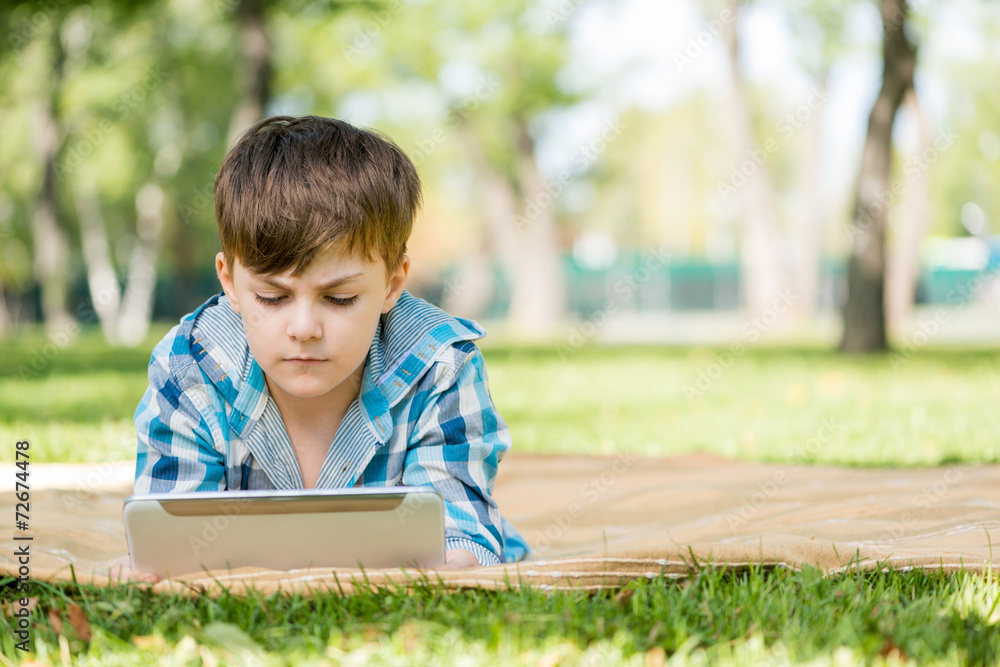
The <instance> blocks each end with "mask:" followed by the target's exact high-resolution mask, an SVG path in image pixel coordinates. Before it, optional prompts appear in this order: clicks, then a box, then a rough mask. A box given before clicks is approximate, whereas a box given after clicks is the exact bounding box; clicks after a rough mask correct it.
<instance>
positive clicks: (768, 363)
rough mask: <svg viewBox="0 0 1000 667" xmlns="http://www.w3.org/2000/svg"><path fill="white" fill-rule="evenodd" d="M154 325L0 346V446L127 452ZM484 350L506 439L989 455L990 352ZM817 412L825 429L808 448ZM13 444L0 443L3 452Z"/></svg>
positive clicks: (848, 453) (777, 457)
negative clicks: (726, 358) (70, 340)
mask: <svg viewBox="0 0 1000 667" xmlns="http://www.w3.org/2000/svg"><path fill="white" fill-rule="evenodd" d="M162 334H163V330H162V328H161V329H158V330H157V332H156V335H154V336H151V337H150V339H149V340H148V341H147V343H146V344H145V345H143V346H142V347H140V348H138V349H134V350H109V349H107V348H105V347H104V346H103V344H102V343H101V342H100V338H99V335H98V334H97V332H95V331H92V330H91V331H86V332H85V333H84V334H83V335H82V336H81V341H80V343H79V344H78V345H76V346H74V347H70V348H67V349H63V350H59V351H58V352H57V353H56V354H55V355H54V358H52V359H51V361H48V362H47V363H46V364H45V365H44V366H43V367H42V368H41V370H40V371H39V372H37V374H34V369H33V368H31V362H32V360H33V359H37V358H38V355H39V353H40V351H41V350H43V349H44V345H45V343H44V340H43V339H40V338H38V337H37V336H34V337H27V336H26V337H22V338H21V339H19V340H17V341H15V342H14V343H13V344H4V347H3V348H2V349H3V354H2V355H0V443H2V442H12V441H14V440H18V439H22V440H23V439H26V438H27V439H30V440H31V442H32V455H33V457H34V460H36V461H39V462H41V461H71V462H87V461H97V460H107V459H119V460H120V459H123V458H128V457H130V456H132V455H134V448H135V436H134V432H133V430H132V425H131V423H132V422H131V420H132V414H133V412H134V410H135V406H136V404H138V402H139V399H140V398H141V397H142V393H143V391H144V390H145V388H146V379H145V368H146V364H147V363H148V360H149V352H150V350H151V349H152V346H153V344H154V343H155V341H156V340H157V339H158V337H159V336H161V335H162ZM484 354H485V356H486V360H487V369H488V373H489V377H490V387H491V393H492V395H493V399H494V401H495V403H496V404H497V406H498V408H499V409H500V412H501V414H502V415H503V416H504V418H505V419H506V420H507V423H508V426H509V427H510V430H511V433H512V436H513V441H514V451H521V452H553V453H595V454H597V453H610V452H615V451H628V452H632V453H639V454H650V455H676V454H685V453H691V452H711V453H715V454H719V455H722V456H726V457H730V458H738V459H743V460H754V461H788V460H796V461H800V460H805V461H806V462H815V463H829V464H844V465H868V466H871V465H936V464H941V463H949V462H958V461H964V462H969V463H987V462H997V461H1000V439H998V438H997V437H996V434H997V433H1000V410H997V409H996V407H995V406H996V405H998V404H1000V351H994V350H948V349H938V350H931V349H924V350H921V351H920V352H919V353H918V354H916V355H915V356H913V357H912V358H910V359H908V360H906V361H905V363H902V364H899V363H896V362H895V360H894V358H893V357H891V356H874V357H862V358H853V357H843V356H840V355H837V354H835V353H832V352H829V351H826V350H819V349H784V348H783V349H767V348H763V349H754V350H749V351H747V352H745V353H744V354H742V355H740V356H738V357H736V358H734V359H733V360H732V363H731V364H729V365H728V367H727V368H725V369H724V370H723V371H722V372H721V374H719V377H718V378H717V379H715V380H710V381H709V382H707V383H706V382H705V381H704V380H703V381H702V384H701V388H699V386H698V380H699V377H700V374H705V375H704V376H702V377H703V378H707V377H708V374H709V373H711V374H713V375H715V374H716V373H715V372H714V371H716V370H719V369H721V368H722V366H721V364H718V361H717V356H718V355H720V354H722V351H720V350H712V349H707V348H655V347H626V348H613V349H602V348H596V347H585V348H582V349H580V350H577V351H575V352H573V353H572V354H571V355H569V356H566V357H565V358H564V355H563V354H562V353H560V352H559V351H558V350H557V349H556V348H539V349H525V348H498V347H490V346H489V345H488V344H487V345H486V346H485V347H484ZM715 364H718V365H715ZM24 369H27V370H29V371H32V373H25V372H24ZM685 387H693V388H694V389H696V390H698V392H699V395H694V394H693V392H691V391H690V390H688V391H686V390H685ZM824 423H826V424H832V425H834V427H835V432H836V436H835V437H834V438H833V439H832V440H830V441H827V442H824V443H823V446H821V447H814V446H811V445H810V439H812V438H814V437H815V436H816V435H817V433H819V432H820V429H821V427H822V426H823V424H824ZM803 451H805V452H806V455H803V454H802V452H803ZM12 456H13V454H12V452H11V449H10V447H0V460H3V461H10V460H12Z"/></svg>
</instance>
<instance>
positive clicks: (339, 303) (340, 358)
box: [215, 244, 410, 404]
mask: <svg viewBox="0 0 1000 667" xmlns="http://www.w3.org/2000/svg"><path fill="white" fill-rule="evenodd" d="M409 263H410V260H409V258H408V257H405V256H404V258H403V263H402V265H401V266H400V267H399V268H398V269H397V270H396V271H395V272H394V273H393V274H392V275H390V276H388V277H387V276H386V268H385V265H384V264H383V263H382V261H381V260H378V261H376V262H374V263H371V262H367V261H365V260H364V258H362V257H360V256H359V255H355V254H350V253H347V252H346V251H345V250H344V249H343V248H342V247H341V246H340V245H339V244H338V245H335V246H333V247H331V248H329V249H328V250H326V251H325V252H323V253H321V254H320V255H318V256H317V257H316V259H315V260H314V261H313V262H312V263H311V264H310V265H309V267H308V268H307V269H306V270H305V271H304V272H303V273H302V274H301V275H300V276H298V277H297V278H293V277H291V275H290V274H291V270H290V269H289V270H288V271H286V272H284V273H281V274H277V275H260V274H252V273H250V272H249V271H247V270H246V269H245V268H243V265H242V264H240V262H239V260H235V259H234V260H233V266H232V267H229V266H227V265H226V261H225V257H224V256H223V254H222V253H221V252H220V253H219V254H218V255H217V256H216V258H215V265H216V271H217V272H218V274H219V281H220V282H221V283H222V287H223V289H224V290H225V292H226V296H228V297H229V301H230V303H231V304H232V307H233V309H234V310H235V311H236V312H238V313H240V315H241V316H242V318H243V328H244V329H245V331H246V336H247V343H248V344H249V346H250V352H251V353H253V356H254V358H255V359H256V360H257V363H258V364H260V367H261V370H263V371H264V374H265V375H266V377H267V381H268V382H267V384H268V389H269V390H270V391H271V393H272V395H274V398H275V400H278V401H279V404H280V401H281V399H307V398H319V397H322V396H325V395H327V394H330V392H334V395H339V394H340V393H342V392H345V391H346V392H348V393H349V395H350V396H351V397H353V396H354V395H356V394H357V390H358V388H359V386H360V382H359V380H360V374H361V373H362V372H363V370H364V363H365V358H366V357H367V355H368V349H369V348H370V347H371V343H372V339H373V338H374V336H375V329H376V327H377V326H378V320H379V315H380V314H382V313H386V312H388V311H389V309H390V308H392V307H393V306H394V305H395V303H396V300H397V299H398V298H399V295H400V293H401V292H402V291H403V287H404V286H405V284H406V275H407V273H408V271H409ZM345 380H349V382H347V383H346V384H345ZM338 388H339V390H340V391H335V390H337V389H338Z"/></svg>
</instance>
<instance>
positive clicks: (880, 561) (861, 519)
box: [0, 454, 1000, 594]
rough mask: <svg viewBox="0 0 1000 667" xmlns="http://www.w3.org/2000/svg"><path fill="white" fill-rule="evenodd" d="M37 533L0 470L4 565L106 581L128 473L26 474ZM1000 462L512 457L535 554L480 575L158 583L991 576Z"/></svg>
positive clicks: (55, 469)
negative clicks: (745, 574)
mask: <svg viewBox="0 0 1000 667" xmlns="http://www.w3.org/2000/svg"><path fill="white" fill-rule="evenodd" d="M31 468H32V475H31V483H32V490H31V507H30V528H29V530H28V531H27V532H22V531H18V530H16V528H15V525H14V520H15V517H14V512H15V509H14V503H15V502H16V499H15V498H14V494H13V486H14V473H15V472H16V470H14V468H13V466H12V465H10V464H5V465H2V466H0V485H2V486H0V488H3V490H4V495H3V498H4V500H3V503H2V505H3V516H6V517H7V519H6V520H4V521H3V527H2V528H0V543H2V547H0V570H2V571H3V572H4V573H6V574H15V575H16V574H17V572H18V567H19V565H18V563H17V562H15V560H14V557H13V554H14V553H15V550H16V549H17V548H18V547H19V546H22V545H24V544H26V543H28V542H25V541H15V540H14V539H13V538H14V536H15V535H21V536H24V535H31V536H33V538H34V539H33V540H32V541H31V542H30V545H31V547H30V554H31V556H30V563H29V567H30V575H29V576H30V577H31V578H32V579H49V580H53V579H70V578H71V577H72V576H74V575H75V577H76V579H77V581H80V582H88V583H95V584H106V583H108V579H107V576H106V571H107V567H108V565H109V563H110V562H112V561H113V560H115V559H116V558H117V557H118V556H119V555H120V554H122V553H124V552H125V550H126V549H125V537H124V529H123V526H122V521H121V503H122V499H123V498H124V497H125V496H126V495H128V493H129V491H130V488H131V473H132V467H131V464H117V465H110V464H105V465H86V466H68V465H56V464H52V465H42V464H32V466H31ZM998 476H1000V466H948V467H941V468H923V469H899V468H885V469H861V468H836V467H813V466H803V465H795V464H791V465H776V464H754V463H742V462H736V461H730V460H726V459H722V458H718V457H715V456H707V455H694V456H684V457H676V458H635V457H629V456H626V455H617V456H607V457H587V456H544V455H527V454H512V455H510V456H509V457H507V458H506V459H505V460H504V462H503V463H502V465H501V468H500V478H499V480H498V484H497V488H496V492H495V496H496V498H497V502H498V503H499V505H500V508H501V511H502V512H503V513H504V515H505V516H506V517H508V518H509V519H510V520H511V522H512V523H513V524H514V525H515V526H517V527H518V529H519V530H521V532H522V533H523V535H524V536H525V537H526V538H527V539H528V541H529V542H530V543H531V544H532V546H533V547H534V549H535V552H534V554H533V555H532V558H531V559H530V560H528V561H524V562H521V563H516V564H511V565H499V566H495V567H481V568H476V569H470V570H461V571H451V572H440V573H421V572H419V571H416V570H398V569H397V570H368V571H367V572H361V571H359V570H354V569H335V570H331V569H312V570H299V571H291V572H278V571H269V570H261V569H257V568H243V569H240V570H234V571H232V572H228V571H217V572H213V573H211V575H212V576H209V575H208V574H206V573H200V574H194V575H191V576H189V577H178V578H175V579H174V580H170V581H163V582H160V583H158V584H156V589H157V590H163V591H167V590H178V591H189V592H194V591H202V590H204V591H207V592H208V593H209V594H215V593H218V592H219V591H220V590H221V588H222V587H225V588H227V589H229V590H230V591H233V592H240V591H243V590H246V589H247V588H251V587H252V588H256V589H258V590H261V591H264V592H269V591H273V590H275V589H278V588H280V589H282V590H300V591H304V592H308V591H312V590H322V589H326V588H333V589H336V590H343V591H345V592H348V591H350V590H352V589H353V588H354V587H355V586H369V585H377V586H381V585H389V586H395V585H402V586H412V585H420V582H422V581H432V582H438V581H439V580H440V581H441V582H443V584H444V585H445V586H448V587H452V588H464V587H481V588H506V587H508V586H512V587H517V586H522V585H530V586H536V587H539V588H541V589H545V590H552V589H570V588H572V589H600V588H607V587H616V586H620V585H622V584H624V583H626V582H628V581H629V580H632V579H641V578H655V577H658V576H661V575H662V576H664V577H667V578H679V577H684V576H687V575H688V574H689V573H690V572H691V571H692V570H693V569H696V568H699V567H703V566H704V565H707V564H713V565H727V566H745V565H747V564H751V563H756V564H761V565H765V566H780V567H791V568H798V567H801V566H804V565H811V566H815V567H818V568H821V569H822V570H824V571H825V572H827V573H836V572H840V571H843V570H845V569H847V568H852V567H861V568H876V567H895V568H911V567H921V568H935V569H937V568H944V569H945V570H948V571H954V570H958V569H962V568H965V569H967V570H972V571H981V570H982V569H983V568H984V567H985V566H986V565H987V564H989V563H990V562H991V560H992V542H993V540H994V538H1000V530H998V528H1000V484H998V483H997V481H998Z"/></svg>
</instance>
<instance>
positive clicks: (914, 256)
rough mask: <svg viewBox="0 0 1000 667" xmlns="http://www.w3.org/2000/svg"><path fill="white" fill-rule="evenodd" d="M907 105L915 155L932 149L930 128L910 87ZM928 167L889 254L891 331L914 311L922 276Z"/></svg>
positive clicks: (909, 194) (907, 200)
mask: <svg viewBox="0 0 1000 667" xmlns="http://www.w3.org/2000/svg"><path fill="white" fill-rule="evenodd" d="M906 105H907V106H908V107H909V108H910V110H911V111H912V112H913V116H914V118H915V120H916V125H917V136H918V138H917V150H916V153H915V154H916V155H923V154H924V152H925V151H926V150H928V149H930V148H931V141H932V139H931V129H930V124H929V123H928V122H927V116H925V115H924V110H923V107H922V106H921V104H920V100H919V98H917V95H916V92H915V91H914V90H913V89H912V88H911V89H910V90H909V92H907V93H906ZM928 171H929V170H927V169H921V170H919V173H918V174H917V175H916V177H915V178H914V180H913V181H912V182H910V183H909V187H908V188H907V191H906V194H905V195H904V200H903V206H902V207H901V208H902V210H901V211H900V216H899V217H900V221H899V234H897V237H896V240H895V243H894V244H893V248H892V250H891V252H890V253H889V260H888V266H887V274H886V285H885V289H886V295H885V299H886V319H887V321H888V327H889V332H890V333H898V332H901V331H902V329H903V326H904V324H905V323H906V320H907V319H908V318H909V316H910V313H911V312H912V311H913V300H914V297H915V296H916V292H917V281H918V280H919V279H920V244H921V243H922V242H923V240H924V236H925V235H926V234H927V229H928V227H929V225H930V195H929V178H928V175H927V172H928Z"/></svg>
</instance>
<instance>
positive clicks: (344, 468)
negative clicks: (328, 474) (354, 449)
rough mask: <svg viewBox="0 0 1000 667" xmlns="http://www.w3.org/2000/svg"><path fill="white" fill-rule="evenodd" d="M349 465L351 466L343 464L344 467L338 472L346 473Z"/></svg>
mask: <svg viewBox="0 0 1000 667" xmlns="http://www.w3.org/2000/svg"><path fill="white" fill-rule="evenodd" d="M349 465H351V464H350V463H345V464H344V467H343V468H341V469H340V472H346V471H347V466H349Z"/></svg>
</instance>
